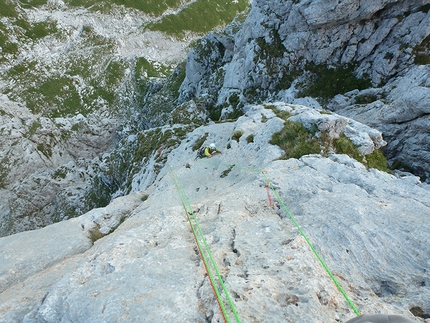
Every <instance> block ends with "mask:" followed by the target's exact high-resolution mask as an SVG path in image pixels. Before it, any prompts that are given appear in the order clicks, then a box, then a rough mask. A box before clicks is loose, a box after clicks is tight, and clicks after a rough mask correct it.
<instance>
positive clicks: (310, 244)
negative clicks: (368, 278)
mask: <svg viewBox="0 0 430 323" xmlns="http://www.w3.org/2000/svg"><path fill="white" fill-rule="evenodd" d="M262 174H263V176H264V177H265V178H266V180H267V181H268V182H269V186H270V189H271V190H272V191H273V193H274V194H275V196H276V198H277V199H278V201H279V203H281V205H282V207H283V208H284V210H285V212H287V214H288V216H289V217H290V219H291V221H293V223H294V225H295V226H296V228H297V230H299V232H300V234H301V235H302V237H303V238H304V239H305V240H306V242H307V244H308V245H309V247H310V248H311V250H312V251H313V253H314V254H315V256H316V257H317V258H318V260H319V261H320V263H321V265H322V266H323V267H324V269H325V270H326V272H327V274H328V275H329V276H330V278H331V279H332V280H333V282H334V284H335V285H336V287H337V288H338V290H339V291H340V292H341V293H342V295H343V296H344V297H345V299H346V301H347V302H348V304H349V306H351V308H352V310H353V311H354V312H355V314H357V315H360V312H359V311H358V310H357V309H356V308H355V306H354V304H353V303H352V302H351V300H350V299H349V297H348V295H346V293H345V291H344V290H343V288H342V287H341V286H340V284H339V283H338V281H337V280H336V278H335V277H334V276H333V274H332V272H331V271H330V269H329V268H328V266H327V265H326V263H325V262H324V260H323V259H322V258H321V256H320V255H319V254H318V252H317V251H316V250H315V248H314V246H313V245H312V243H311V242H310V241H309V239H308V238H307V237H306V235H305V233H304V232H303V231H302V229H301V228H300V226H299V224H298V223H297V221H296V219H294V217H293V215H292V214H291V213H290V211H289V210H288V209H287V207H286V206H285V204H284V202H282V200H281V198H280V196H279V195H278V193H277V192H276V191H275V189H274V188H273V186H272V184H271V183H270V180H269V178H268V177H267V175H266V174H265V173H264V172H263V173H262Z"/></svg>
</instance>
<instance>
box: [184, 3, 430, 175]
mask: <svg viewBox="0 0 430 323" xmlns="http://www.w3.org/2000/svg"><path fill="white" fill-rule="evenodd" d="M427 6H428V1H422V0H417V1H402V0H398V1H396V0H379V1H371V0H369V1H352V0H351V1H341V2H339V1H332V0H318V1H311V0H306V1H270V2H267V1H259V0H257V1H254V2H253V6H252V9H251V11H250V13H249V15H248V17H247V19H246V20H245V22H244V23H243V25H242V26H241V29H240V30H239V31H238V32H237V33H236V34H233V35H231V34H229V33H228V32H226V33H224V34H223V35H222V36H218V37H214V35H213V34H211V35H208V36H207V37H205V38H204V40H203V41H202V46H203V47H204V50H201V49H200V48H194V49H193V50H192V51H191V52H190V54H189V56H188V61H187V76H186V78H185V81H184V83H183V84H182V86H181V97H180V98H181V99H183V100H188V99H190V98H191V97H193V96H196V97H200V98H205V99H206V100H207V101H208V102H209V104H210V102H212V101H216V102H217V103H218V104H227V105H228V104H230V105H232V104H231V98H232V96H233V97H234V96H236V97H239V98H241V100H243V101H244V102H246V103H250V101H252V100H253V99H254V98H253V95H255V96H256V97H257V100H263V101H264V100H268V101H273V98H277V100H282V101H285V102H289V103H294V104H303V105H307V106H314V105H315V106H316V107H318V106H319V107H321V105H320V104H318V103H316V104H315V102H316V101H315V100H313V99H310V98H297V96H300V91H299V90H300V86H301V85H302V84H303V83H306V79H305V78H299V79H297V73H298V72H300V71H303V70H305V69H306V65H308V64H315V65H317V66H325V67H329V68H336V67H341V66H342V67H345V66H347V65H348V64H352V65H353V66H355V67H354V74H355V76H357V77H367V76H368V77H369V79H370V80H371V81H372V83H373V86H374V87H375V88H372V87H371V88H369V89H366V90H364V91H362V92H359V91H358V92H357V91H352V92H351V93H349V95H347V97H348V99H347V100H346V99H343V100H342V99H339V98H338V99H339V100H341V101H343V102H340V101H337V100H336V99H335V100H334V101H335V103H333V102H332V103H330V104H329V105H328V106H329V108H330V109H333V111H336V112H337V113H338V114H341V115H345V116H346V117H349V118H352V119H354V118H357V121H360V122H362V123H364V124H366V125H368V126H370V127H372V128H376V129H378V130H379V131H381V132H382V133H383V135H384V138H385V141H387V143H388V145H387V146H386V147H385V148H384V152H385V153H386V154H387V157H389V159H390V161H391V163H392V164H393V163H398V162H399V161H400V162H401V163H402V164H404V165H405V166H406V169H408V170H413V171H414V173H415V174H416V175H419V176H421V177H422V179H423V180H424V179H426V178H429V176H430V174H429V172H428V169H429V168H430V164H429V154H430V150H429V149H430V148H429V147H430V146H429V144H428V143H429V142H430V141H429V138H428V133H429V131H428V107H429V104H428V98H429V95H428V80H429V79H430V78H429V69H428V65H420V64H425V63H417V62H415V58H416V57H417V55H418V53H419V54H422V55H423V56H424V57H428V55H429V54H430V53H429V51H428V49H422V48H428V36H429V35H430V24H429V21H430V12H429V11H428V7H427ZM228 38H231V40H233V41H234V46H233V47H232V46H231V41H230V42H229V41H228V40H227V39H228ZM226 44H228V46H227V45H226ZM212 48H215V49H217V50H211V49H212ZM220 49H222V50H220ZM208 52H210V53H211V55H210V56H209V55H206V53H208ZM197 76H198V77H197ZM289 78H291V82H290V83H291V84H290V83H289V82H287V81H286V80H288V79H289ZM331 81H332V80H330V79H327V83H330V82H331ZM370 94H373V95H375V96H376V98H375V99H374V100H370V103H369V102H366V103H363V104H356V102H355V101H356V99H357V100H358V99H359V98H360V96H363V95H370ZM376 100H378V101H376ZM254 102H255V101H254ZM304 102H306V104H304ZM346 102H347V104H346V105H345V104H344V103H346ZM311 104H312V105H311ZM321 104H322V103H321ZM337 104H340V105H341V106H343V109H337V108H336V107H335V106H336V105H337ZM363 150H364V151H365V150H366V148H363ZM396 161H397V162H396Z"/></svg>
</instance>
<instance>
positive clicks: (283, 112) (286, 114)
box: [264, 104, 291, 121]
mask: <svg viewBox="0 0 430 323" xmlns="http://www.w3.org/2000/svg"><path fill="white" fill-rule="evenodd" d="M264 108H266V109H270V110H272V111H273V112H274V113H275V114H276V116H277V117H278V118H281V119H282V120H284V121H286V120H288V118H289V117H291V113H290V112H288V111H286V110H278V109H277V108H276V107H275V106H274V105H272V104H265V105H264Z"/></svg>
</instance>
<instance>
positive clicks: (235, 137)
mask: <svg viewBox="0 0 430 323" xmlns="http://www.w3.org/2000/svg"><path fill="white" fill-rule="evenodd" d="M242 136H243V131H236V132H235V133H234V134H233V136H232V137H231V139H232V140H236V141H237V142H239V140H240V138H241V137H242Z"/></svg>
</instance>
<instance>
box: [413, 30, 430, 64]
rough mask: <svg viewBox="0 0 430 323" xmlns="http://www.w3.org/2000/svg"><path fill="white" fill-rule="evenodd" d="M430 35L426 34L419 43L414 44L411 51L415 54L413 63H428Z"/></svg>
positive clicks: (429, 59) (429, 57)
mask: <svg viewBox="0 0 430 323" xmlns="http://www.w3.org/2000/svg"><path fill="white" fill-rule="evenodd" d="M429 52H430V35H429V36H427V37H426V38H425V39H424V40H423V41H422V42H421V43H420V44H419V45H417V46H415V47H414V49H413V51H412V53H413V54H414V55H415V59H414V64H416V65H427V64H430V55H429Z"/></svg>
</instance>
